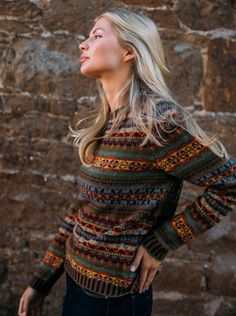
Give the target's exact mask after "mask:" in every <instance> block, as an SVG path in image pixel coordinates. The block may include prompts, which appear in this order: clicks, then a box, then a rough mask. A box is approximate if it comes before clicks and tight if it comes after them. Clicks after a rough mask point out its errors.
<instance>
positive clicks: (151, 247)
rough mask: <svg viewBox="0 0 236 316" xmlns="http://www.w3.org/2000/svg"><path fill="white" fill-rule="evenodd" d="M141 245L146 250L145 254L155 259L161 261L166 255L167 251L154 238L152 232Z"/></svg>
mask: <svg viewBox="0 0 236 316" xmlns="http://www.w3.org/2000/svg"><path fill="white" fill-rule="evenodd" d="M141 245H142V246H143V247H144V248H145V249H146V250H147V252H148V253H149V254H150V255H151V256H152V257H154V258H155V259H157V260H159V261H161V260H163V259H164V258H165V256H166V255H167V253H168V249H166V248H165V247H163V245H162V244H161V243H160V241H159V240H158V239H157V237H156V236H155V233H154V232H152V231H151V232H149V233H148V234H147V235H145V236H144V238H143V239H142V241H141Z"/></svg>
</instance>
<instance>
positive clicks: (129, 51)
mask: <svg viewBox="0 0 236 316" xmlns="http://www.w3.org/2000/svg"><path fill="white" fill-rule="evenodd" d="M134 57H135V53H134V51H133V50H132V48H128V49H127V50H126V52H125V54H124V61H128V60H130V59H134Z"/></svg>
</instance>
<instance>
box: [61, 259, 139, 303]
mask: <svg viewBox="0 0 236 316" xmlns="http://www.w3.org/2000/svg"><path fill="white" fill-rule="evenodd" d="M64 269H65V271H66V272H67V273H68V274H69V275H70V277H71V278H72V279H73V280H74V281H75V282H76V283H77V284H78V285H80V286H81V287H83V288H85V289H87V290H89V291H91V292H93V293H96V294H99V295H102V296H104V297H121V296H124V295H127V294H134V293H137V292H138V276H139V275H137V276H136V278H135V279H134V282H133V284H131V286H128V287H126V288H125V287H120V286H116V285H114V284H111V283H107V282H104V281H101V280H98V279H93V278H91V277H88V276H86V275H83V274H82V273H80V272H79V271H77V270H75V269H74V268H73V267H72V265H71V263H70V261H69V260H68V259H67V258H65V263H64Z"/></svg>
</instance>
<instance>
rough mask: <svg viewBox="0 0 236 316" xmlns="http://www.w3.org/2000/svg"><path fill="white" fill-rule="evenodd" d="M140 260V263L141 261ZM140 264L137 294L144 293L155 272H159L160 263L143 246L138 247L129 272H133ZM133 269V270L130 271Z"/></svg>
mask: <svg viewBox="0 0 236 316" xmlns="http://www.w3.org/2000/svg"><path fill="white" fill-rule="evenodd" d="M141 260H142V261H141ZM140 262H141V271H140V277H139V293H142V292H144V291H146V290H147V289H148V288H149V286H150V284H151V282H152V280H153V279H154V277H155V275H156V273H157V271H161V269H162V264H161V261H159V260H156V259H155V258H153V257H152V256H150V255H149V253H148V252H147V251H146V249H145V248H144V247H143V246H139V247H138V250H137V253H136V255H135V258H134V260H133V262H132V264H131V268H130V270H131V271H132V272H134V271H135V270H136V269H137V267H138V266H139V264H140ZM133 267H134V269H132V268H133Z"/></svg>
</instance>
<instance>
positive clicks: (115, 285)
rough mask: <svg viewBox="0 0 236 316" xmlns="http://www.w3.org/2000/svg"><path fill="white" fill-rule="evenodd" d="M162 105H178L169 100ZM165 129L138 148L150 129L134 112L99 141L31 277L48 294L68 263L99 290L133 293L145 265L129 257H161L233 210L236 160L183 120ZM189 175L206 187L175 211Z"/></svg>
mask: <svg viewBox="0 0 236 316" xmlns="http://www.w3.org/2000/svg"><path fill="white" fill-rule="evenodd" d="M157 106H162V107H163V108H165V107H166V109H167V110H169V109H174V105H172V104H171V103H170V102H168V103H167V102H165V101H163V102H160V103H158V104H157ZM120 109H121V108H118V109H117V110H115V112H114V115H115V116H116V115H118V113H119V111H120ZM112 114H113V113H112V112H111V113H110V117H109V121H108V124H107V126H106V129H105V130H104V133H105V134H107V133H108V132H109V130H110V128H111V123H112V120H113V116H112ZM166 127H173V126H171V125H170V124H169V125H168V124H167V125H166ZM170 130H171V129H170ZM162 133H163V136H164V138H165V139H167V142H166V143H165V144H164V146H163V147H160V146H157V145H156V144H155V143H154V142H152V141H151V140H149V141H148V142H147V143H146V144H145V145H144V146H143V147H138V145H139V144H141V143H142V141H143V139H144V138H145V135H144V134H143V132H141V131H139V130H137V128H136V127H135V126H134V124H133V123H132V120H131V118H130V115H127V117H126V118H125V119H124V121H122V124H121V125H120V127H119V130H118V131H116V132H114V133H112V134H111V135H110V136H109V137H108V138H105V139H100V140H99V141H98V146H97V147H96V150H95V152H94V154H93V156H92V157H91V161H92V166H91V167H90V168H87V167H85V166H83V165H81V166H80V168H79V170H78V177H79V181H80V182H79V185H80V188H79V189H80V190H79V202H78V205H77V206H76V207H74V208H71V209H70V210H69V211H68V213H67V215H66V216H65V218H64V220H63V222H62V223H61V225H60V226H59V228H58V230H57V232H56V235H55V238H54V240H53V241H52V242H51V244H50V245H49V248H48V249H47V251H46V252H45V255H44V257H43V258H42V260H41V262H40V264H39V265H38V266H37V268H36V271H35V275H34V276H33V278H32V279H31V280H30V283H29V285H30V286H31V287H32V288H34V289H36V290H38V291H39V292H41V293H43V294H45V295H47V294H48V293H49V292H50V290H51V288H52V286H53V285H54V284H55V282H56V281H57V279H58V278H59V277H60V276H61V274H62V273H63V272H64V271H65V270H66V272H67V273H68V274H69V275H70V276H71V277H72V278H73V279H74V281H75V282H76V283H78V284H79V285H80V286H82V287H84V288H85V289H87V290H89V291H92V292H94V293H97V294H100V295H104V296H109V297H118V296H122V295H125V294H127V293H134V292H136V291H137V289H138V277H139V274H140V267H139V268H138V269H137V270H136V271H135V272H131V271H130V264H131V262H132V261H133V259H134V257H135V253H136V250H137V248H138V247H139V246H140V245H143V247H145V249H146V250H147V251H148V253H149V254H150V255H151V256H153V257H154V258H155V259H157V260H160V261H162V260H163V259H164V257H165V256H166V255H167V253H168V252H169V251H170V250H174V249H177V248H179V247H180V246H181V245H183V244H185V243H186V242H189V241H190V240H192V239H194V238H196V237H197V236H199V235H201V234H203V233H204V232H206V231H208V230H209V229H210V228H211V227H213V226H214V225H216V224H217V223H219V222H220V220H221V219H222V218H223V217H224V216H226V215H228V214H229V213H230V212H231V211H232V208H233V206H234V205H236V162H235V159H234V158H232V157H231V156H230V157H229V158H220V157H219V156H217V155H216V154H215V153H214V152H213V151H212V150H211V149H210V147H208V146H203V145H202V144H200V143H199V142H198V141H197V139H195V137H193V136H192V135H191V134H190V133H189V132H187V131H186V130H184V129H183V128H181V127H179V126H175V128H174V129H172V131H171V132H167V131H166V132H164V131H162ZM156 137H157V138H158V137H159V136H156ZM184 180H186V181H188V182H191V183H193V184H195V185H198V186H200V187H202V188H203V192H202V194H200V195H199V196H197V197H196V198H195V200H194V201H192V202H191V203H190V204H189V205H187V206H186V207H185V209H184V210H183V212H181V213H179V214H175V212H176V208H177V205H178V201H179V197H180V193H181V189H182V185H183V181H184Z"/></svg>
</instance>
